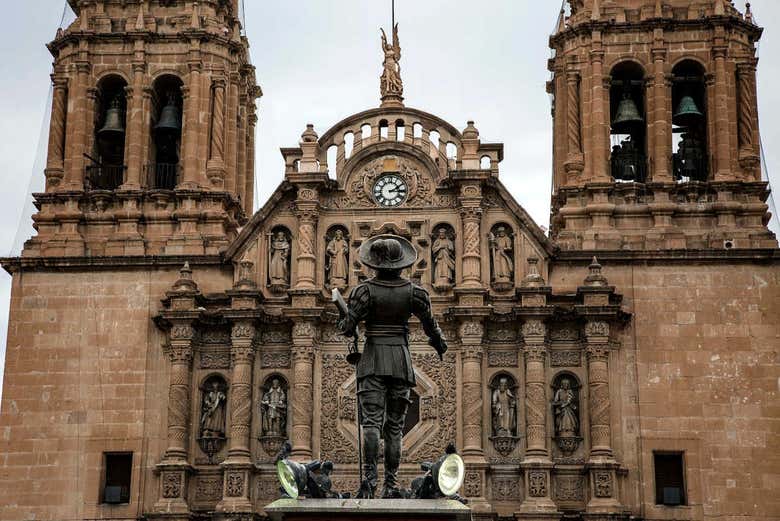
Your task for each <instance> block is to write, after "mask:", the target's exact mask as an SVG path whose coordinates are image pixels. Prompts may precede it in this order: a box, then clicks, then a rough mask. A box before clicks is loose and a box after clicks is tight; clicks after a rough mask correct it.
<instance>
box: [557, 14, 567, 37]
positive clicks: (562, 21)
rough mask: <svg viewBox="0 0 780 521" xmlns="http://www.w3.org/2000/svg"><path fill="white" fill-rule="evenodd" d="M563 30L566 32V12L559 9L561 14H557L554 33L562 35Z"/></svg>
mask: <svg viewBox="0 0 780 521" xmlns="http://www.w3.org/2000/svg"><path fill="white" fill-rule="evenodd" d="M564 30H566V10H565V9H561V12H560V13H559V14H558V27H557V28H556V30H555V32H556V33H562V32H563V31H564Z"/></svg>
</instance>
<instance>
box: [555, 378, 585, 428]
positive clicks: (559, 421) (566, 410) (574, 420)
mask: <svg viewBox="0 0 780 521" xmlns="http://www.w3.org/2000/svg"><path fill="white" fill-rule="evenodd" d="M552 406H553V413H554V414H555V435H556V436H558V437H561V438H572V437H575V436H577V433H578V432H579V425H580V421H579V419H578V412H577V397H576V395H575V393H574V389H572V387H571V381H570V380H569V379H568V378H563V379H561V384H560V387H559V388H558V389H557V390H556V391H555V396H554V398H553V402H552Z"/></svg>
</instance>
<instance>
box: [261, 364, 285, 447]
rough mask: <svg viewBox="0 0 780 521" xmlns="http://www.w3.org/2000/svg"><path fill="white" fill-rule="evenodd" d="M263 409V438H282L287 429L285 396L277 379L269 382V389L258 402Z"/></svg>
mask: <svg viewBox="0 0 780 521" xmlns="http://www.w3.org/2000/svg"><path fill="white" fill-rule="evenodd" d="M260 406H261V407H262V408H263V436H284V435H285V433H286V430H287V429H286V427H287V396H286V395H285V393H284V389H282V386H281V383H280V382H279V379H278V378H274V379H273V380H272V381H271V388H270V389H268V390H267V391H266V392H265V394H264V395H263V401H262V402H260Z"/></svg>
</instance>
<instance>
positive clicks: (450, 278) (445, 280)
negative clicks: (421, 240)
mask: <svg viewBox="0 0 780 521" xmlns="http://www.w3.org/2000/svg"><path fill="white" fill-rule="evenodd" d="M452 239H453V237H452V233H451V232H450V231H449V230H448V229H447V228H445V227H444V226H442V227H440V228H439V229H438V231H437V232H436V234H435V240H434V241H433V246H432V247H431V257H432V258H433V277H432V279H433V287H434V289H436V290H438V291H446V290H448V289H450V288H451V287H452V285H453V284H454V283H455V243H454V242H453V240H452Z"/></svg>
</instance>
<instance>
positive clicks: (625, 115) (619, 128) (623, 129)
mask: <svg viewBox="0 0 780 521" xmlns="http://www.w3.org/2000/svg"><path fill="white" fill-rule="evenodd" d="M644 122H645V120H644V119H643V118H642V116H641V114H639V109H638V108H637V106H636V103H634V100H632V99H631V96H629V95H628V94H626V95H625V96H623V99H622V100H620V105H618V110H617V116H615V119H614V121H612V130H614V131H615V132H618V133H629V132H630V131H631V130H632V129H633V128H634V127H636V126H638V125H641V124H643V123H644Z"/></svg>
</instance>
